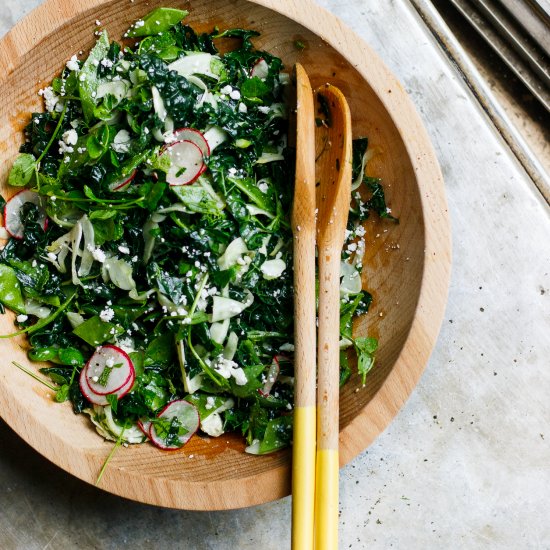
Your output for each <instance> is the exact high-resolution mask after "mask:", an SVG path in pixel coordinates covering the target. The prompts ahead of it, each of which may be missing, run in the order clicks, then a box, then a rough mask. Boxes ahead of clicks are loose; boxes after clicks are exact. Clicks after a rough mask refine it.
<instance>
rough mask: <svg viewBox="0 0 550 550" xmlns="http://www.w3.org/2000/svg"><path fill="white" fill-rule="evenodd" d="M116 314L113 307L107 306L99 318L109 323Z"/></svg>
mask: <svg viewBox="0 0 550 550" xmlns="http://www.w3.org/2000/svg"><path fill="white" fill-rule="evenodd" d="M114 316H115V312H114V311H113V308H110V307H107V308H105V309H104V310H103V311H102V312H101V313H100V314H99V318H100V319H101V320H102V321H103V322H104V323H108V322H109V321H110V320H111V319H112V318H113V317H114Z"/></svg>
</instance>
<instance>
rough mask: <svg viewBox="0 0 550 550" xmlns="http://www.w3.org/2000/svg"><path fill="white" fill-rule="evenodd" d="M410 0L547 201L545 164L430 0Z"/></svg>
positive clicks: (548, 185)
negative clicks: (519, 130) (527, 141)
mask: <svg viewBox="0 0 550 550" xmlns="http://www.w3.org/2000/svg"><path fill="white" fill-rule="evenodd" d="M410 3H411V4H412V5H413V6H414V8H415V9H416V11H417V12H418V14H419V15H420V17H421V18H422V19H423V21H424V22H425V24H426V26H427V28H428V29H429V30H430V31H431V33H432V34H433V35H434V37H435V38H436V40H437V41H438V42H439V44H440V45H441V47H442V49H443V52H444V53H445V55H446V56H447V57H448V59H449V61H450V62H451V63H452V64H453V65H455V66H456V68H457V69H458V71H459V74H460V75H461V76H462V78H463V80H464V83H465V84H466V85H467V86H468V87H469V88H470V90H471V92H472V93H473V94H474V97H475V98H476V99H477V101H478V102H479V104H480V105H481V107H482V108H483V110H484V111H485V113H486V114H487V116H488V117H489V119H490V121H491V122H492V124H494V126H495V128H496V129H497V130H498V132H499V133H500V134H501V136H502V137H503V139H504V140H505V141H506V143H507V144H508V147H509V148H510V150H511V151H512V152H513V153H514V155H515V156H516V157H517V159H518V161H519V162H520V163H521V164H522V166H523V167H524V169H525V170H526V172H527V173H528V174H529V176H530V177H531V179H532V180H533V182H534V183H535V185H536V186H537V188H538V189H539V191H540V193H541V194H542V196H543V197H544V199H545V200H546V202H550V175H549V173H548V169H547V167H545V166H543V165H542V164H541V162H540V161H539V159H538V158H537V157H536V155H534V154H533V152H532V150H531V149H530V148H529V146H528V145H527V143H526V142H525V140H524V138H523V137H522V135H521V133H520V132H518V130H517V128H516V127H515V126H514V124H513V123H512V122H511V121H510V118H509V117H508V115H507V114H506V112H505V110H504V109H503V108H502V106H501V105H500V104H499V102H498V101H496V100H495V97H494V95H493V93H492V92H491V90H490V88H489V86H488V84H487V82H486V81H484V80H483V78H482V77H481V76H480V74H479V72H478V71H477V69H476V68H475V66H474V65H473V63H472V61H471V60H470V59H469V57H468V55H467V54H466V53H465V51H464V49H463V48H462V46H461V45H460V43H459V42H458V40H457V39H456V38H455V36H454V35H453V33H452V32H451V31H450V30H449V27H448V26H447V25H446V24H445V21H444V20H443V19H442V17H441V15H440V14H439V12H438V11H437V9H436V8H435V7H434V6H433V4H432V3H431V2H430V1H429V0H410Z"/></svg>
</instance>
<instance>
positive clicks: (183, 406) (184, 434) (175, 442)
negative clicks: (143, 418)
mask: <svg viewBox="0 0 550 550" xmlns="http://www.w3.org/2000/svg"><path fill="white" fill-rule="evenodd" d="M157 418H158V419H162V420H164V421H168V423H169V424H170V425H171V426H172V427H173V428H174V429H175V430H176V431H177V432H178V433H175V434H173V435H172V436H171V437H170V440H168V438H167V434H161V435H159V431H158V430H157V428H156V426H155V422H154V421H153V423H152V426H151V428H150V430H149V437H150V438H151V441H152V442H153V444H154V445H156V446H157V447H159V448H160V449H164V450H166V451H173V450H176V449H180V448H181V447H183V446H184V445H185V444H186V443H187V442H188V441H189V440H190V439H191V437H192V436H193V434H194V433H195V432H196V431H197V430H198V429H199V411H198V410H197V407H195V405H193V404H191V403H189V401H185V400H184V399H178V400H177V401H172V402H171V403H168V405H166V407H164V409H162V410H161V411H160V413H159V414H158V415H157ZM180 432H181V433H180Z"/></svg>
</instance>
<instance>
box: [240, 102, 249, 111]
mask: <svg viewBox="0 0 550 550" xmlns="http://www.w3.org/2000/svg"><path fill="white" fill-rule="evenodd" d="M247 112H248V107H247V106H246V105H245V104H244V103H239V113H247Z"/></svg>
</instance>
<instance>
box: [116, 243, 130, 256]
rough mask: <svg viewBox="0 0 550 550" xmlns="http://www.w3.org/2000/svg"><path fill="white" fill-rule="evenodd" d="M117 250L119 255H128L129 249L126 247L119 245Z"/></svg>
mask: <svg viewBox="0 0 550 550" xmlns="http://www.w3.org/2000/svg"><path fill="white" fill-rule="evenodd" d="M118 250H119V252H120V253H121V254H130V249H129V248H128V247H127V246H123V245H120V246H119V247H118Z"/></svg>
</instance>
